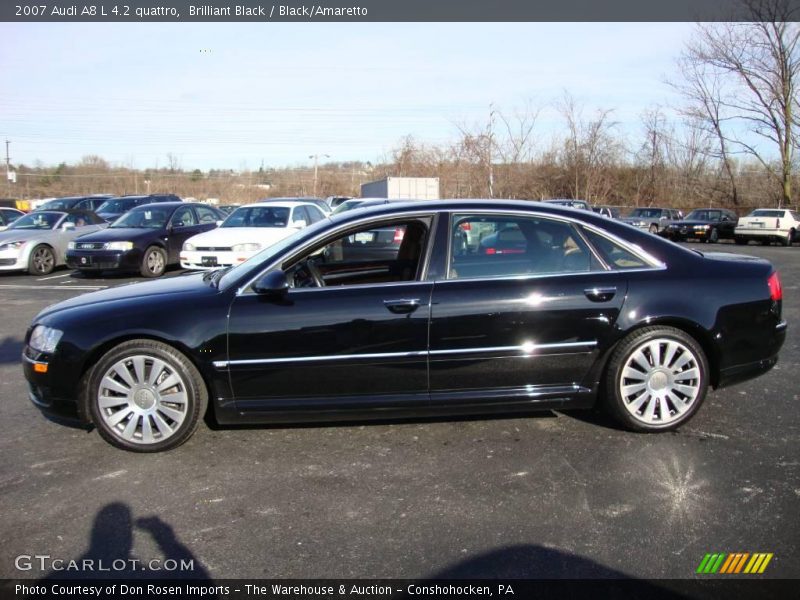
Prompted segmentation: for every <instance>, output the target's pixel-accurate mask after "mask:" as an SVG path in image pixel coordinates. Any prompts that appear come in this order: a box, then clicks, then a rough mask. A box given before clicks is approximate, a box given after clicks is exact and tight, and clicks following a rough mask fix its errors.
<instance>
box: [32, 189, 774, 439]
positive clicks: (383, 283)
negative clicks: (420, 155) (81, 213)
mask: <svg viewBox="0 0 800 600" xmlns="http://www.w3.org/2000/svg"><path fill="white" fill-rule="evenodd" d="M474 228H479V229H480V230H481V231H484V232H486V234H487V236H491V239H492V243H490V244H478V245H472V244H468V243H465V239H466V232H467V231H471V230H472V229H474ZM387 230H391V231H393V232H395V234H394V237H391V238H390V239H388V240H387V239H386V236H385V235H381V234H382V232H385V231H387ZM687 289H691V290H692V293H691V294H686V293H684V290H687ZM87 323H91V324H92V326H91V327H87V326H86V324H87ZM785 335H786V323H785V322H784V321H783V320H782V318H781V285H780V281H779V278H778V273H777V272H776V271H775V270H774V269H773V267H772V265H771V264H770V263H769V262H767V261H765V260H761V259H756V258H750V257H744V256H734V255H731V254H705V255H703V254H701V253H699V252H695V251H692V250H688V249H685V248H682V247H680V246H677V245H676V244H673V243H672V242H669V241H667V240H663V239H661V238H658V237H656V236H653V235H650V234H648V233H647V232H645V231H639V230H636V229H635V228H633V227H629V226H627V225H625V224H623V223H619V222H615V221H612V220H610V219H606V218H603V217H602V216H599V215H595V214H593V213H590V212H586V211H575V210H571V209H567V208H561V207H557V206H553V205H549V204H543V203H536V202H520V201H497V200H495V201H491V202H488V201H479V200H470V201H466V200H464V201H457V200H451V201H437V202H410V203H397V204H386V205H381V206H379V207H375V208H367V209H363V210H353V211H349V212H346V213H344V214H342V215H340V216H337V217H334V218H332V219H325V220H324V221H320V222H318V223H315V224H313V225H311V226H310V227H307V228H304V229H302V230H300V231H298V232H296V233H294V234H293V235H291V236H289V237H287V238H285V239H283V240H281V241H280V242H278V243H276V244H274V245H272V246H270V247H268V248H266V249H264V250H263V251H262V252H260V253H259V254H256V255H255V256H254V257H252V258H251V259H250V260H248V261H247V262H244V263H242V264H240V265H237V266H235V267H232V268H230V267H229V268H226V269H219V270H216V271H209V272H206V273H198V274H191V275H187V276H182V277H175V278H171V279H169V280H164V281H157V282H148V283H138V284H135V285H128V286H122V287H117V288H113V289H109V290H103V291H98V292H94V293H91V294H86V295H83V296H80V297H77V298H74V299H71V300H68V301H66V302H61V303H59V304H56V305H53V306H50V307H49V308H46V309H45V310H44V311H42V312H41V313H40V314H39V315H38V316H37V317H36V318H35V319H34V321H33V323H32V324H31V327H30V328H29V330H28V332H27V334H26V337H25V341H26V345H25V349H24V355H23V358H24V360H23V363H24V369H25V376H26V378H27V380H28V382H29V384H30V398H31V400H32V401H33V402H34V403H35V404H36V405H37V406H39V407H40V408H42V409H43V410H45V411H53V412H57V413H61V414H63V413H70V414H73V415H76V416H77V417H78V418H80V419H82V420H83V421H84V422H86V423H90V424H93V425H94V426H96V427H97V430H98V431H99V433H100V435H102V436H103V437H104V438H105V439H106V440H107V441H109V442H110V443H112V444H114V445H115V446H118V447H120V448H124V449H127V450H133V451H140V452H154V451H158V450H166V449H169V448H174V447H175V446H178V445H179V444H181V443H182V442H184V441H186V440H187V439H188V438H189V437H190V436H191V435H192V433H193V432H194V431H195V429H196V427H197V425H198V422H199V421H200V419H201V417H202V416H203V415H204V413H205V412H206V410H209V409H211V408H213V418H215V419H216V420H217V421H218V422H220V423H222V424H233V423H280V422H299V421H323V422H324V421H333V420H343V419H344V420H349V419H363V418H369V417H389V416H393V417H397V416H405V417H408V416H416V415H420V416H422V415H432V414H434V415H449V414H476V413H495V412H496V413H508V412H510V411H519V410H528V409H537V408H538V409H552V408H562V409H566V408H571V407H574V408H584V407H588V406H591V405H593V404H594V403H595V402H596V401H599V402H602V403H603V404H604V405H605V407H606V408H607V410H608V411H609V412H610V413H611V414H612V415H614V416H615V417H616V418H617V419H618V420H619V421H620V422H621V423H623V424H624V425H625V426H627V427H629V428H630V429H633V430H637V431H646V432H654V431H664V430H670V429H674V428H675V427H678V426H680V425H682V424H683V423H685V422H686V421H688V420H689V419H690V418H691V417H692V415H694V414H695V413H696V412H697V410H698V409H699V408H700V405H701V404H702V402H703V399H704V398H705V396H706V391H707V390H708V388H709V386H711V387H714V388H718V387H721V386H725V385H728V384H731V383H734V382H737V381H740V380H743V379H747V378H750V377H754V376H757V375H759V374H761V373H764V372H766V371H768V370H769V369H770V368H771V367H772V366H773V365H774V364H775V362H776V361H777V357H778V351H779V349H780V348H781V345H782V344H783V341H784V338H785ZM209 404H211V405H212V406H211V407H209Z"/></svg>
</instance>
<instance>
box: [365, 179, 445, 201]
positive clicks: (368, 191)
mask: <svg viewBox="0 0 800 600" xmlns="http://www.w3.org/2000/svg"><path fill="white" fill-rule="evenodd" d="M361 197H362V198H392V199H400V200H438V199H439V178H438V177H387V178H385V179H380V180H378V181H370V182H369V183H362V184H361Z"/></svg>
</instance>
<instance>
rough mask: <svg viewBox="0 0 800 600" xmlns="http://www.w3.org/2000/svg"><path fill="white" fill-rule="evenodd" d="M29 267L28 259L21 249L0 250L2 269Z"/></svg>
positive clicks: (12, 269) (0, 267)
mask: <svg viewBox="0 0 800 600" xmlns="http://www.w3.org/2000/svg"><path fill="white" fill-rule="evenodd" d="M27 268H28V261H27V260H26V259H25V256H24V253H23V252H22V251H21V250H3V251H2V252H0V271H19V270H20V269H27Z"/></svg>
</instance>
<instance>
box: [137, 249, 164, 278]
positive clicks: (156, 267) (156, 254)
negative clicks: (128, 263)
mask: <svg viewBox="0 0 800 600" xmlns="http://www.w3.org/2000/svg"><path fill="white" fill-rule="evenodd" d="M166 269H167V253H166V252H164V250H163V249H162V248H159V247H158V246H150V247H149V248H148V249H147V250H145V253H144V256H143V257H142V265H141V267H140V269H139V271H140V272H141V274H142V276H143V277H161V276H162V275H163V274H164V271H166Z"/></svg>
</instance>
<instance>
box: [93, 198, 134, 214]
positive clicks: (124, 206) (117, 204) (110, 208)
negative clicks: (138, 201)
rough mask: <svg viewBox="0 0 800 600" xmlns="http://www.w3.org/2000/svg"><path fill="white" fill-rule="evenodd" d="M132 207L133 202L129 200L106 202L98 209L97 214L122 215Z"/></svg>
mask: <svg viewBox="0 0 800 600" xmlns="http://www.w3.org/2000/svg"><path fill="white" fill-rule="evenodd" d="M133 207H134V201H133V200H130V199H126V200H122V199H118V200H106V201H105V202H103V203H102V204H101V205H100V206H99V207H98V208H97V212H99V213H122V212H125V211H127V210H129V209H131V208H133Z"/></svg>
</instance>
